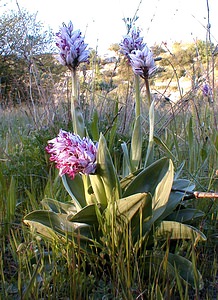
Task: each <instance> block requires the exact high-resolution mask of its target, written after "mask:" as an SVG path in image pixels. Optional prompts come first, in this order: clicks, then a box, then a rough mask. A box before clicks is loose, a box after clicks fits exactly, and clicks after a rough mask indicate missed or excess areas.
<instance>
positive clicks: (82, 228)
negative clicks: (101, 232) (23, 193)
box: [23, 210, 91, 240]
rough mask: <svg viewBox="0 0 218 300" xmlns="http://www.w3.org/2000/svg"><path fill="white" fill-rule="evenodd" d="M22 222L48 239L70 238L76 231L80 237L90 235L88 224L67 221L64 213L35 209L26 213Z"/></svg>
mask: <svg viewBox="0 0 218 300" xmlns="http://www.w3.org/2000/svg"><path fill="white" fill-rule="evenodd" d="M23 222H24V223H25V224H26V225H28V226H30V227H31V228H32V229H34V230H35V231H37V232H38V233H39V234H41V235H43V236H44V237H46V238H49V239H56V240H57V239H58V240H67V239H72V237H73V236H76V235H77V232H78V231H79V234H80V236H81V238H87V237H88V238H90V237H91V235H90V227H89V225H87V224H84V223H83V224H79V223H73V222H69V221H68V220H67V215H66V214H56V213H54V212H52V211H47V210H35V211H33V212H31V213H29V214H28V215H26V216H25V218H24V220H23Z"/></svg>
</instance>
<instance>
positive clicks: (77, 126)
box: [71, 68, 85, 137]
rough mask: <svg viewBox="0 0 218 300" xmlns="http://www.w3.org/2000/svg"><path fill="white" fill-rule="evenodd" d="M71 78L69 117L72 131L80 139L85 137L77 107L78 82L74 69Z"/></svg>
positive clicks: (78, 107)
mask: <svg viewBox="0 0 218 300" xmlns="http://www.w3.org/2000/svg"><path fill="white" fill-rule="evenodd" d="M71 76H72V95H71V117H72V122H73V131H74V133H75V134H78V135H79V136H80V137H84V136H85V125H84V119H83V115H82V112H81V109H80V105H79V95H78V80H77V73H76V69H75V68H74V69H73V70H72V72H71Z"/></svg>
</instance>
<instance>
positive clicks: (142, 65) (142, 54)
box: [129, 45, 156, 79]
mask: <svg viewBox="0 0 218 300" xmlns="http://www.w3.org/2000/svg"><path fill="white" fill-rule="evenodd" d="M129 59H130V65H131V66H132V69H133V72H134V73H135V74H136V75H139V76H141V77H142V78H144V79H146V78H149V77H151V76H152V75H153V74H154V72H155V71H156V66H155V62H154V58H153V53H152V51H151V50H150V49H149V48H148V47H147V45H144V48H143V49H142V50H134V51H132V52H131V53H130V54H129Z"/></svg>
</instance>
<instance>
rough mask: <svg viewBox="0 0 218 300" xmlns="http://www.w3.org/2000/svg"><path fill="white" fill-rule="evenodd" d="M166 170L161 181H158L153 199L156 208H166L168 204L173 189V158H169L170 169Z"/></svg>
mask: <svg viewBox="0 0 218 300" xmlns="http://www.w3.org/2000/svg"><path fill="white" fill-rule="evenodd" d="M165 171H166V173H165V175H164V176H163V178H162V179H161V181H160V182H159V183H158V185H157V187H156V189H155V193H154V196H153V199H152V201H153V209H154V210H156V209H157V208H160V207H163V210H164V209H165V207H166V205H167V202H168V199H169V195H170V192H171V189H172V184H173V176H174V168H173V163H172V161H171V160H169V165H168V169H166V170H165Z"/></svg>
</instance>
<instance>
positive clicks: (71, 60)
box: [56, 22, 89, 70]
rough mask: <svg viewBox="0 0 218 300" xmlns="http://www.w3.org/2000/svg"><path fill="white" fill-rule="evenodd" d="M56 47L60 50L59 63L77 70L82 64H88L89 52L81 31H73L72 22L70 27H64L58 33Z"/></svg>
mask: <svg viewBox="0 0 218 300" xmlns="http://www.w3.org/2000/svg"><path fill="white" fill-rule="evenodd" d="M56 46H57V47H58V48H59V49H60V56H59V61H60V63H61V64H62V65H64V66H67V67H68V68H69V69H71V70H72V69H75V68H76V67H78V65H79V64H80V63H81V62H87V61H88V58H89V50H86V47H87V44H85V43H84V38H83V37H82V36H81V31H80V30H75V31H73V24H72V22H70V23H69V25H68V26H66V25H63V27H61V28H60V31H59V32H58V33H56Z"/></svg>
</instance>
